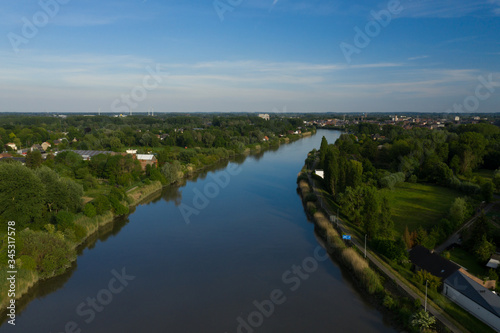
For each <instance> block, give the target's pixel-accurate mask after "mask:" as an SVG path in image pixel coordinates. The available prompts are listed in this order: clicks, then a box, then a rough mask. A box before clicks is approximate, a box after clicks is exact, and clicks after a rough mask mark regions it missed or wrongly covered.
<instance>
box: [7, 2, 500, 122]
mask: <svg viewBox="0 0 500 333" xmlns="http://www.w3.org/2000/svg"><path fill="white" fill-rule="evenodd" d="M0 13H1V14H0V15H1V19H0V36H2V38H1V39H0V112H44V111H47V112H65V113H69V112H96V111H97V110H98V109H101V112H112V111H114V112H123V113H124V112H129V111H133V112H144V111H147V110H148V109H150V108H153V107H154V110H155V112H228V111H232V112H272V111H273V110H274V111H275V112H281V111H284V110H286V111H288V112H382V111H387V112H403V111H420V112H446V111H448V110H454V105H455V107H456V110H463V111H467V110H472V111H475V112H500V61H499V60H500V34H499V32H500V0H478V1H471V0H404V1H403V0H402V1H401V2H399V1H397V0H391V1H382V2H376V1H356V0H354V1H336V0H329V1H323V0H309V1H305V0H216V1H213V0H203V1H198V0H188V1H172V0H120V1H118V0H116V1H115V0H99V1H98V0H41V1H39V0H16V1H2V2H1V3H0ZM488 81H489V82H490V83H488ZM485 83H486V84H485Z"/></svg>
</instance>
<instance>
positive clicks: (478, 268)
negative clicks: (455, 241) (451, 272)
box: [450, 247, 488, 277]
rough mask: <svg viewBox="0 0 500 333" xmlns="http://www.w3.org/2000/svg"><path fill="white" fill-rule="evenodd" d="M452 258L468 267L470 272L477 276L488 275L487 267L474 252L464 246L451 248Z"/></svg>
mask: <svg viewBox="0 0 500 333" xmlns="http://www.w3.org/2000/svg"><path fill="white" fill-rule="evenodd" d="M450 259H451V260H452V261H454V262H456V263H457V264H459V265H460V266H463V267H465V268H467V270H468V271H469V273H471V274H473V275H475V276H477V277H483V276H485V275H488V270H487V269H486V267H484V266H482V265H481V264H480V263H479V262H478V261H477V258H476V257H475V256H474V255H473V254H470V253H469V252H467V251H465V250H464V249H462V248H459V247H456V248H454V249H453V250H451V251H450Z"/></svg>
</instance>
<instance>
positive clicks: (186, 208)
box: [0, 130, 395, 333]
mask: <svg viewBox="0 0 500 333" xmlns="http://www.w3.org/2000/svg"><path fill="white" fill-rule="evenodd" d="M339 135H340V132H337V131H326V130H319V131H318V133H317V134H316V135H314V136H312V137H308V138H304V139H301V140H299V141H296V142H293V143H291V144H288V145H283V146H281V147H280V148H279V149H277V150H274V151H267V152H264V153H260V154H258V155H253V156H249V157H247V158H246V159H241V160H239V161H235V162H230V163H229V164H228V163H225V165H221V166H218V167H217V168H215V169H214V170H213V171H209V172H205V173H203V174H200V175H199V176H198V177H197V179H193V180H188V181H186V182H185V184H183V185H182V186H181V187H169V188H166V189H165V190H164V191H163V193H162V194H161V196H159V195H158V197H157V198H155V199H154V200H150V201H149V202H148V203H146V204H143V205H140V206H138V207H137V208H136V209H135V211H134V212H133V213H132V214H130V215H129V216H128V217H127V218H123V219H121V220H118V221H116V222H115V223H114V224H112V225H110V226H109V227H108V228H107V229H108V230H104V231H102V232H100V235H98V236H96V238H95V239H94V240H92V241H90V242H89V245H88V246H86V247H85V248H84V249H82V251H81V253H80V255H79V257H78V261H77V263H76V264H75V265H74V267H72V269H71V270H70V271H68V272H67V273H66V274H64V275H63V276H60V277H58V278H56V279H53V280H50V281H48V282H45V283H41V284H40V285H39V286H37V287H36V288H35V289H34V290H33V292H32V293H31V294H30V295H29V296H28V297H26V298H25V299H23V302H22V303H24V304H23V306H22V308H21V309H18V316H17V318H16V326H15V327H14V326H11V325H9V324H7V323H6V322H3V324H2V326H1V327H0V333H3V332H47V333H49V332H53V333H56V332H57V333H59V332H72V333H73V332H74V333H78V332H92V333H100V332H102V333H104V332H173V333H176V332H182V333H184V332H207V333H211V332H214V333H225V332H227V333H234V332H239V333H252V332H270V333H277V332H313V333H319V332H394V331H395V330H394V329H393V328H391V327H390V325H389V324H388V323H386V322H385V321H384V318H383V316H382V314H381V313H380V312H379V311H377V310H376V309H375V308H374V307H373V306H371V305H370V304H368V303H367V302H366V301H365V300H364V298H363V296H362V291H360V290H358V289H357V288H356V287H354V285H353V283H352V280H351V278H350V276H349V275H348V274H346V272H344V271H343V270H342V269H341V268H340V267H339V266H338V265H337V263H335V262H334V261H332V260H331V259H330V258H326V257H325V252H324V250H323V249H322V248H321V247H320V246H319V244H320V243H319V242H318V239H317V237H316V236H315V233H314V227H313V225H312V224H311V223H310V222H309V221H308V220H307V217H306V215H305V213H304V209H303V206H302V203H301V200H300V197H299V195H298V194H297V192H296V188H297V185H296V177H297V173H298V172H299V171H300V169H301V168H302V166H303V164H304V160H305V158H306V155H307V153H308V152H309V151H310V150H312V149H313V148H319V145H320V142H321V137H322V136H325V137H326V138H327V139H328V141H329V142H334V141H335V140H336V139H337V138H338V136H339Z"/></svg>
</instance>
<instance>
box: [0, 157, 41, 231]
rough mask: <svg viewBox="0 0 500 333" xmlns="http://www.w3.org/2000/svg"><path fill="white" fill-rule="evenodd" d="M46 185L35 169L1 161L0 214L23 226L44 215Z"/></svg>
mask: <svg viewBox="0 0 500 333" xmlns="http://www.w3.org/2000/svg"><path fill="white" fill-rule="evenodd" d="M44 196H45V187H44V186H43V183H42V182H41V181H40V179H39V178H38V177H37V176H36V174H35V173H34V172H33V170H31V169H29V168H27V167H25V166H22V165H20V164H17V163H12V164H11V163H0V216H1V217H2V218H4V219H5V220H7V221H10V220H13V221H16V222H17V223H18V225H20V226H23V225H25V224H27V223H29V222H32V221H33V220H34V219H36V218H39V217H41V216H42V213H43V209H44Z"/></svg>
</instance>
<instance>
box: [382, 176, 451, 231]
mask: <svg viewBox="0 0 500 333" xmlns="http://www.w3.org/2000/svg"><path fill="white" fill-rule="evenodd" d="M381 192H382V193H383V194H385V195H386V196H387V198H388V199H389V202H390V203H391V206H392V219H393V221H394V229H395V230H396V231H398V232H399V233H400V234H403V233H404V230H405V227H406V226H408V229H409V230H410V231H412V230H416V229H417V228H418V227H419V226H422V227H423V228H430V227H432V225H433V224H434V223H437V222H439V220H440V219H442V218H444V217H446V215H447V214H448V211H449V209H450V206H451V204H452V203H453V201H454V200H455V198H456V197H458V196H460V195H459V193H458V192H456V191H454V190H451V189H448V188H445V187H441V186H436V185H429V184H412V183H403V184H401V185H398V186H397V187H396V188H395V189H394V190H392V191H391V190H389V189H383V190H381Z"/></svg>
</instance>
